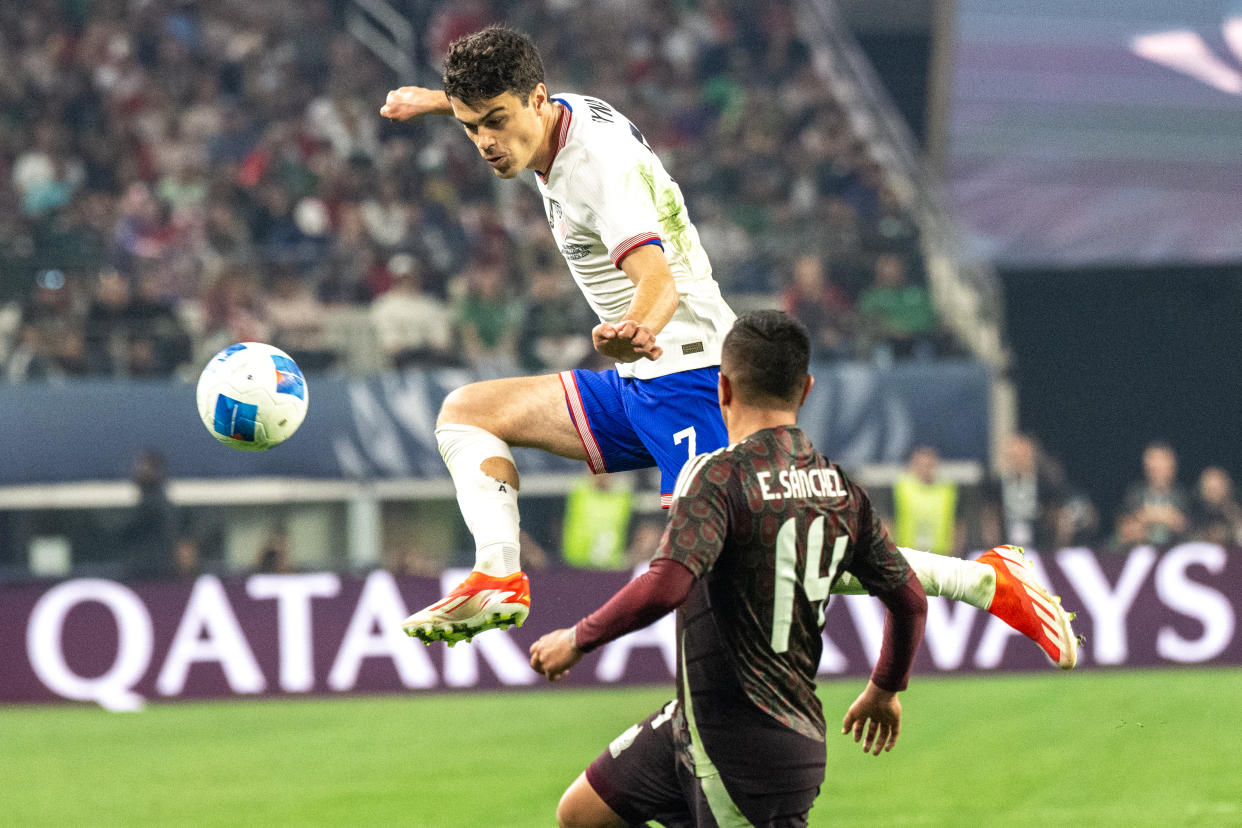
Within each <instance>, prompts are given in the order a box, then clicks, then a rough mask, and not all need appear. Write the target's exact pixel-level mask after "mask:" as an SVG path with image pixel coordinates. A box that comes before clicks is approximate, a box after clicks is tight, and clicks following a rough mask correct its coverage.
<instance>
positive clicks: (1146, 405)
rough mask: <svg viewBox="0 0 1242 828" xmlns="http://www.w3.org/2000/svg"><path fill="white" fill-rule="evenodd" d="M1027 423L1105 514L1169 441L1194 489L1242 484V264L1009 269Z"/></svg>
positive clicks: (1012, 337)
mask: <svg viewBox="0 0 1242 828" xmlns="http://www.w3.org/2000/svg"><path fill="white" fill-rule="evenodd" d="M1002 278H1003V281H1004V286H1005V306H1006V317H1007V325H1008V337H1009V343H1010V345H1011V346H1012V348H1013V353H1014V358H1015V363H1014V370H1013V377H1014V379H1015V380H1016V384H1017V387H1018V393H1019V395H1020V396H1019V412H1020V413H1019V419H1020V423H1019V424H1020V427H1021V428H1023V429H1026V430H1029V431H1032V432H1034V433H1035V434H1036V435H1037V436H1038V437H1039V438H1040V440H1041V442H1043V443H1044V444H1045V446H1046V447H1047V448H1048V449H1049V450H1050V451H1051V452H1052V453H1053V454H1054V455H1055V456H1057V457H1059V458H1060V459H1061V460H1062V461H1063V462H1064V463H1065V465H1066V468H1067V471H1068V472H1069V475H1070V478H1071V479H1072V480H1073V481H1074V482H1076V483H1077V484H1079V485H1080V486H1082V487H1083V488H1085V489H1087V490H1089V491H1090V492H1091V493H1092V494H1093V496H1094V497H1095V498H1096V499H1097V501H1098V502H1097V505H1098V506H1099V507H1100V508H1101V511H1102V513H1103V514H1104V515H1105V516H1111V515H1112V514H1113V512H1114V510H1115V509H1116V508H1117V506H1118V505H1119V501H1120V498H1121V494H1122V492H1123V490H1124V488H1125V485H1126V484H1127V482H1129V481H1131V480H1134V479H1137V478H1138V476H1139V475H1140V472H1141V467H1140V461H1139V455H1140V454H1141V452H1142V449H1143V446H1144V445H1145V444H1146V443H1147V442H1148V441H1150V440H1153V439H1164V440H1167V441H1168V442H1169V443H1170V444H1171V445H1172V446H1173V448H1174V449H1176V450H1177V452H1178V454H1179V456H1180V459H1181V466H1180V468H1181V479H1182V482H1183V483H1185V484H1187V485H1191V484H1193V483H1194V481H1195V479H1196V478H1197V476H1198V473H1199V472H1200V471H1201V470H1202V469H1203V467H1205V466H1208V465H1222V466H1224V467H1225V468H1226V469H1228V470H1229V472H1230V473H1231V475H1232V476H1233V477H1234V479H1235V480H1237V479H1239V477H1242V439H1239V428H1238V424H1239V417H1240V416H1242V331H1240V327H1242V326H1240V324H1239V323H1240V321H1242V267H1214V268H1209V267H1202V266H1198V267H1196V266H1184V267H1178V266H1169V267H1163V268H1154V269H1141V270H1140V269H1135V268H1130V267H1115V268H1107V269H1093V270H1073V271H1047V270H1045V271H1021V272H1004V273H1002Z"/></svg>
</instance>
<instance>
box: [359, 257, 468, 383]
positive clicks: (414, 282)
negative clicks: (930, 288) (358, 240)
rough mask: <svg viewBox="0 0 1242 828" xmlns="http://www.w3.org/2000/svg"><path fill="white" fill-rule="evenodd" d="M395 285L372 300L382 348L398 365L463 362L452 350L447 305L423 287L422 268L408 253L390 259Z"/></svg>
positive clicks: (436, 364) (390, 271) (392, 362)
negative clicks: (425, 291)
mask: <svg viewBox="0 0 1242 828" xmlns="http://www.w3.org/2000/svg"><path fill="white" fill-rule="evenodd" d="M388 271H389V273H390V274H391V276H392V287H391V288H389V289H388V290H387V291H386V292H385V293H382V294H380V295H379V296H378V297H377V298H376V299H375V301H374V302H372V303H371V323H372V324H373V325H374V326H375V334H376V337H377V338H378V339H379V345H380V348H381V349H382V350H383V352H384V356H385V358H386V359H387V360H388V362H389V364H390V365H392V366H393V367H396V368H407V367H409V366H411V365H425V366H442V365H455V364H458V363H459V362H460V359H459V358H458V356H457V354H456V353H455V352H454V350H453V327H452V321H451V313H450V311H449V307H448V305H446V304H445V303H444V302H442V301H440V300H439V299H437V298H436V297H434V296H431V295H428V294H426V293H424V292H423V290H422V269H421V266H420V265H419V263H418V260H417V259H415V258H414V257H413V256H411V255H410V254H409V253H398V254H397V255H395V256H393V257H392V258H391V259H389V262H388Z"/></svg>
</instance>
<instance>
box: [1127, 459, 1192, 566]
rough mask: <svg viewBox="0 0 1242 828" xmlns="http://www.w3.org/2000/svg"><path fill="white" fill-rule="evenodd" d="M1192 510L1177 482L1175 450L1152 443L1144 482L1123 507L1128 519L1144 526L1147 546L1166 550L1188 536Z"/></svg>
mask: <svg viewBox="0 0 1242 828" xmlns="http://www.w3.org/2000/svg"><path fill="white" fill-rule="evenodd" d="M1188 506H1189V498H1188V497H1187V496H1186V492H1185V490H1184V489H1183V488H1182V487H1181V485H1179V484H1178V482H1177V454H1176V453H1175V452H1174V451H1173V447H1172V446H1170V445H1169V444H1168V443H1165V442H1160V441H1157V442H1154V443H1149V444H1148V445H1147V447H1146V448H1145V449H1143V479H1142V480H1141V481H1139V482H1137V483H1134V484H1132V485H1131V486H1130V488H1129V490H1127V491H1126V496H1125V502H1124V505H1123V507H1122V509H1123V511H1124V512H1125V513H1126V516H1127V517H1129V518H1133V519H1134V520H1137V521H1138V523H1139V525H1141V527H1142V538H1143V541H1144V542H1145V543H1150V544H1153V545H1155V546H1165V545H1168V544H1171V543H1175V542H1177V541H1178V540H1180V539H1181V537H1182V535H1183V534H1185V532H1186V528H1187V522H1186V510H1187V507H1188ZM1128 525H1129V524H1128V523H1127V526H1128Z"/></svg>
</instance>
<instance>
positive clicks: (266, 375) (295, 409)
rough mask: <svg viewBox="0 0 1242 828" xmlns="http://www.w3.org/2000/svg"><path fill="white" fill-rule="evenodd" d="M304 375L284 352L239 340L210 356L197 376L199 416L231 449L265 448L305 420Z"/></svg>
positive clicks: (282, 440)
mask: <svg viewBox="0 0 1242 828" xmlns="http://www.w3.org/2000/svg"><path fill="white" fill-rule="evenodd" d="M306 405H307V395H306V379H305V378H304V377H303V376H302V370H301V369H300V368H298V365H297V363H296V362H294V361H293V359H292V358H290V356H289V355H288V354H286V353H285V352H284V351H282V350H280V349H279V348H276V347H274V346H272V345H267V344H264V343H262V342H239V343H237V344H236V345H230V346H229V347H227V348H225V349H224V350H223V351H221V352H220V353H218V354H216V355H215V356H214V357H212V358H211V361H210V362H208V363H207V367H206V368H204V369H203V373H202V375H201V376H200V377H199V378H198V416H199V417H201V418H202V420H203V425H205V426H207V430H208V431H209V432H211V435H212V436H213V437H215V438H216V439H217V440H219V441H220V442H221V443H224V444H225V445H226V446H230V447H232V448H235V449H241V450H242V451H266V450H267V449H270V448H272V447H273V446H278V445H280V444H281V443H283V442H284V441H285V440H288V439H289V438H290V437H291V436H293V432H295V431H297V430H298V426H300V425H302V420H304V419H306Z"/></svg>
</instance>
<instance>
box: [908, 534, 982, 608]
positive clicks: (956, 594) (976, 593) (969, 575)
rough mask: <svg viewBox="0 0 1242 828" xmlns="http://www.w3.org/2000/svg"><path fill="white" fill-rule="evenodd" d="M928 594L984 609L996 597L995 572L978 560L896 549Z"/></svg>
mask: <svg viewBox="0 0 1242 828" xmlns="http://www.w3.org/2000/svg"><path fill="white" fill-rule="evenodd" d="M897 548H898V549H900V550H901V554H902V555H904V556H905V558H906V563H908V564H910V568H911V569H913V570H914V574H915V575H917V576H918V579H919V583H921V584H922V585H923V591H924V592H926V593H927V594H928V595H939V596H942V597H944V598H952V599H953V600H954V601H965V602H966V603H967V604H970V605H971V606H972V607H978V608H979V609H981V610H986V609H987V608H988V607H990V606H992V598H993V597H994V596H995V595H996V570H995V569H993V568H992V567H990V566H988V565H987V564H981V563H979V562H978V561H968V560H965V559H964V558H951V557H949V556H948V555H937V554H935V553H933V552H920V551H919V550H917V549H906V548H905V547H904V546H899V547H897Z"/></svg>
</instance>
